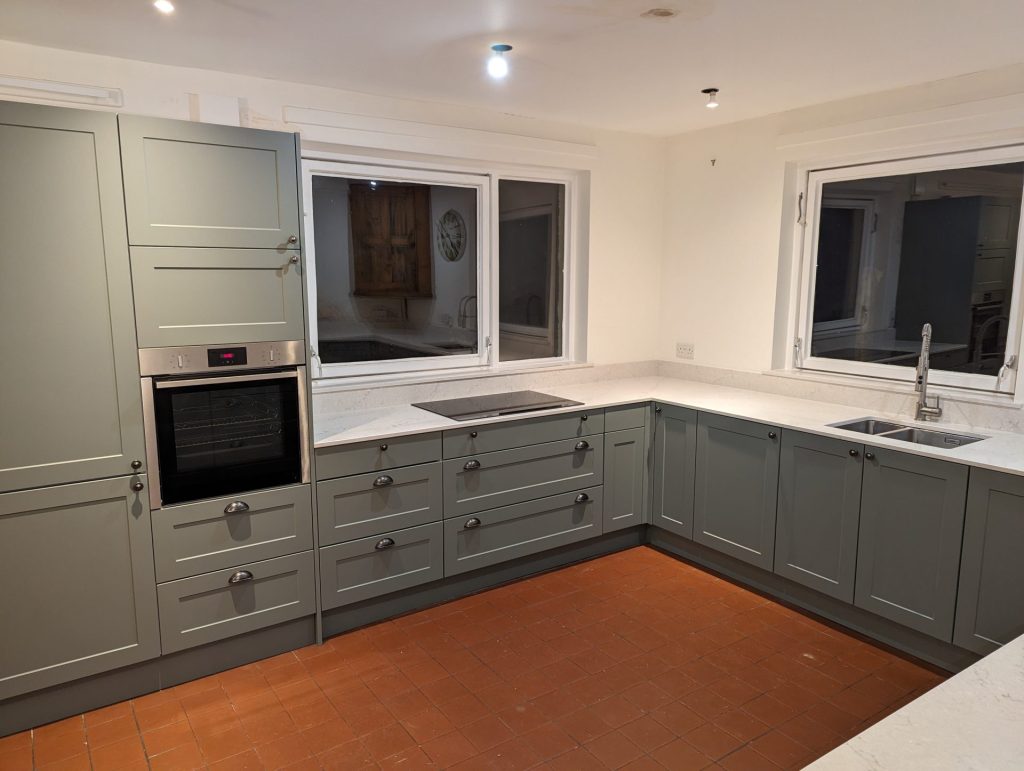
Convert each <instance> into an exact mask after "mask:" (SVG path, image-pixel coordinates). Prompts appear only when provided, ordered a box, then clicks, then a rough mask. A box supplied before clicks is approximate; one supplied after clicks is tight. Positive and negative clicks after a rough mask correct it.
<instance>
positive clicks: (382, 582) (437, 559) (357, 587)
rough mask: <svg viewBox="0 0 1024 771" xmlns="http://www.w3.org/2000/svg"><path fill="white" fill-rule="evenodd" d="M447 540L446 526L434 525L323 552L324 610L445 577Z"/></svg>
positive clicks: (321, 562)
mask: <svg viewBox="0 0 1024 771" xmlns="http://www.w3.org/2000/svg"><path fill="white" fill-rule="evenodd" d="M443 537H444V530H443V529H442V527H441V523H440V522H434V523H432V524H429V525H421V526H420V527H411V528H408V529H406V530H395V531H393V532H390V533H382V534H381V535H378V536H374V537H373V538H362V539H360V540H358V541H349V542H348V543H339V544H336V545H335V546H326V547H323V548H321V549H320V600H321V603H322V604H323V607H324V609H325V610H326V609H328V608H337V607H341V606H342V605H348V604H350V603H353V602H361V601H362V600H368V599H370V598H372V597H379V596H380V595H382V594H388V593H390V592H397V591H399V590H401V589H408V588H410V587H413V586H418V585H419V584H425V583H428V582H429V581H436V580H437V579H439V578H443V577H444V569H443V565H442V561H443V559H444V548H443V547H442V539H443Z"/></svg>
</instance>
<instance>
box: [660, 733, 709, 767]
mask: <svg viewBox="0 0 1024 771" xmlns="http://www.w3.org/2000/svg"><path fill="white" fill-rule="evenodd" d="M650 756H651V757H652V758H654V759H655V760H657V761H658V762H659V763H661V765H662V766H663V767H665V768H671V769H674V770H675V771H699V769H702V768H707V767H708V766H710V765H712V764H713V763H714V762H715V761H713V760H712V759H711V758H709V757H708V756H707V755H705V754H704V753H703V752H701V751H700V750H698V749H697V748H696V747H694V746H693V745H692V744H689V743H687V742H686V741H685V740H683V739H676V740H675V741H673V742H670V743H668V744H665V745H663V746H661V747H659V748H658V749H656V750H655V751H654V752H652V753H650Z"/></svg>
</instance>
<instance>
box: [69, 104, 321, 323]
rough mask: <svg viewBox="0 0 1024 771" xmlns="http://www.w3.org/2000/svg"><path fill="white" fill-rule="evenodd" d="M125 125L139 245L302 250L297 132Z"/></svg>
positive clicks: (127, 177)
mask: <svg viewBox="0 0 1024 771" xmlns="http://www.w3.org/2000/svg"><path fill="white" fill-rule="evenodd" d="M119 121H120V129H121V157H122V162H123V164H124V191H125V203H126V205H127V206H126V209H127V214H128V240H129V242H130V243H131V244H132V245H133V246H190V247H191V246H200V247H202V246H209V247H222V248H228V247H234V248H245V249H275V250H282V251H284V250H289V249H298V248H299V243H300V239H301V236H302V234H301V232H300V230H299V204H298V201H299V196H298V181H297V180H298V174H297V167H296V158H297V152H296V136H295V135H294V134H286V133H281V132H277V131H262V130H259V129H251V128H239V127H237V126H218V125H212V124H208V123H193V122H190V121H180V120H167V119H163V118H145V117H141V116H138V115H122V116H120V118H119ZM62 176H63V175H62ZM196 275H197V276H201V275H202V274H201V273H197V274H196ZM221 342H230V341H221Z"/></svg>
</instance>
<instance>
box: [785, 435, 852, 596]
mask: <svg viewBox="0 0 1024 771" xmlns="http://www.w3.org/2000/svg"><path fill="white" fill-rule="evenodd" d="M863 456H864V447H863V446H862V445H860V444H857V443H855V442H848V441H846V440H845V439H831V438H829V437H824V436H816V435H814V434H805V433H802V432H799V431H788V430H787V431H784V432H783V434H782V449H781V454H780V460H779V505H778V514H777V523H776V529H775V572H776V573H777V574H778V575H780V576H784V577H786V578H788V579H790V580H792V581H796V582H797V583H799V584H803V585H804V586H808V587H810V588H811V589H816V590H818V591H819V592H822V593H824V594H827V595H829V596H830V597H835V598H836V599H838V600H842V601H844V602H853V589H854V579H855V576H856V568H857V529H858V523H859V521H860V488H861V475H862V470H863Z"/></svg>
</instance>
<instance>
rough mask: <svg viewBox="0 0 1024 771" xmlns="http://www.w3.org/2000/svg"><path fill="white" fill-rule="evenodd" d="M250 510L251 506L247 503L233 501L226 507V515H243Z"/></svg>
mask: <svg viewBox="0 0 1024 771" xmlns="http://www.w3.org/2000/svg"><path fill="white" fill-rule="evenodd" d="M248 510H249V504H248V503H246V502H245V501H231V503H229V504H228V505H227V506H225V507H224V513H225V514H242V513H243V512H246V511H248Z"/></svg>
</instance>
